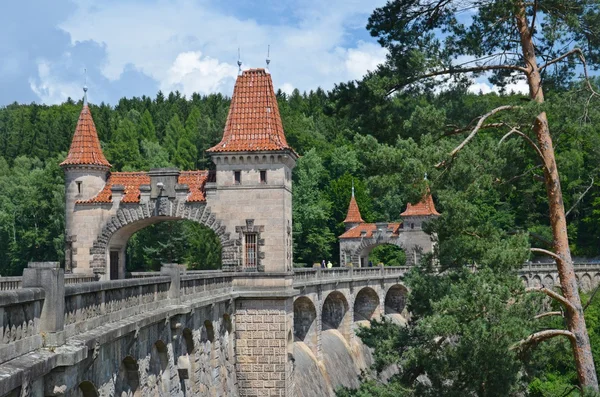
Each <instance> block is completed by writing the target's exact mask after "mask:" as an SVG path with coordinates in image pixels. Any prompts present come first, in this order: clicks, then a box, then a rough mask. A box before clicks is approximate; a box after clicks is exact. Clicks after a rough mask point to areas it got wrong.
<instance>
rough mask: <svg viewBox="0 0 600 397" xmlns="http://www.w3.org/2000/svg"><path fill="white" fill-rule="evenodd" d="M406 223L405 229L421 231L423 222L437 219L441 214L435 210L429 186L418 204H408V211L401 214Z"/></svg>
mask: <svg viewBox="0 0 600 397" xmlns="http://www.w3.org/2000/svg"><path fill="white" fill-rule="evenodd" d="M400 216H401V217H402V219H403V221H404V229H421V228H422V227H423V222H426V221H427V220H429V219H433V218H437V217H438V216H440V213H439V212H437V210H436V209H435V205H434V204H433V198H432V197H431V191H430V190H429V186H428V187H427V192H426V193H425V195H424V196H423V197H422V198H421V201H419V202H418V203H417V204H411V203H408V204H406V211H404V212H403V213H401V214H400Z"/></svg>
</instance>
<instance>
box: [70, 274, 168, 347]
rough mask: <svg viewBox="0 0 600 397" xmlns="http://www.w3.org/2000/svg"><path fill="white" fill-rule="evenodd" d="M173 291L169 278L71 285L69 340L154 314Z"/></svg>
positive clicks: (158, 277)
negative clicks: (98, 328) (135, 316)
mask: <svg viewBox="0 0 600 397" xmlns="http://www.w3.org/2000/svg"><path fill="white" fill-rule="evenodd" d="M170 288H171V278H170V277H169V276H157V277H152V278H147V279H143V278H141V279H130V280H112V281H99V282H94V283H81V284H75V285H67V286H65V298H64V299H65V310H64V327H65V332H66V336H67V337H70V336H73V335H77V334H79V333H82V332H86V331H89V330H91V329H94V328H96V327H99V326H101V325H103V324H106V323H108V322H114V321H120V320H122V319H124V318H128V317H131V316H134V315H136V314H140V313H143V312H146V311H149V310H154V309H156V308H158V307H159V306H160V305H161V304H164V301H165V300H167V299H168V294H169V289H170Z"/></svg>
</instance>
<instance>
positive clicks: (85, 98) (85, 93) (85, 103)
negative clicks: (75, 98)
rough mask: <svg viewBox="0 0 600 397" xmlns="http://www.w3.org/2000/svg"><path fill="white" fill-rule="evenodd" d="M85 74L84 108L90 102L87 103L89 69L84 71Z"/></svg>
mask: <svg viewBox="0 0 600 397" xmlns="http://www.w3.org/2000/svg"><path fill="white" fill-rule="evenodd" d="M83 74H84V76H85V78H84V83H83V106H87V104H88V101H87V90H88V87H87V69H83Z"/></svg>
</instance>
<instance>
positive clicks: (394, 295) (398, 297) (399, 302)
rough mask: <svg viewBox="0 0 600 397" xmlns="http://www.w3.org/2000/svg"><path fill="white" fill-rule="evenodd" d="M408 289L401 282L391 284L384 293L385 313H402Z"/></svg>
mask: <svg viewBox="0 0 600 397" xmlns="http://www.w3.org/2000/svg"><path fill="white" fill-rule="evenodd" d="M407 295H408V290H407V289H406V287H405V286H404V285H402V284H395V285H392V286H391V287H390V288H389V289H388V290H387V293H386V294H385V303H384V307H385V314H395V313H397V314H402V313H403V312H404V310H405V309H406V296H407Z"/></svg>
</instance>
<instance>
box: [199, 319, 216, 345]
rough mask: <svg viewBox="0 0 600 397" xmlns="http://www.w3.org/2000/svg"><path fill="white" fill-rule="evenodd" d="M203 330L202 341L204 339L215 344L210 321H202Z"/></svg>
mask: <svg viewBox="0 0 600 397" xmlns="http://www.w3.org/2000/svg"><path fill="white" fill-rule="evenodd" d="M204 330H205V332H206V333H205V334H204V333H203V335H202V336H203V339H204V337H205V338H206V339H205V340H207V341H209V342H210V343H214V342H215V329H214V328H213V325H212V321H210V320H205V321H204Z"/></svg>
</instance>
